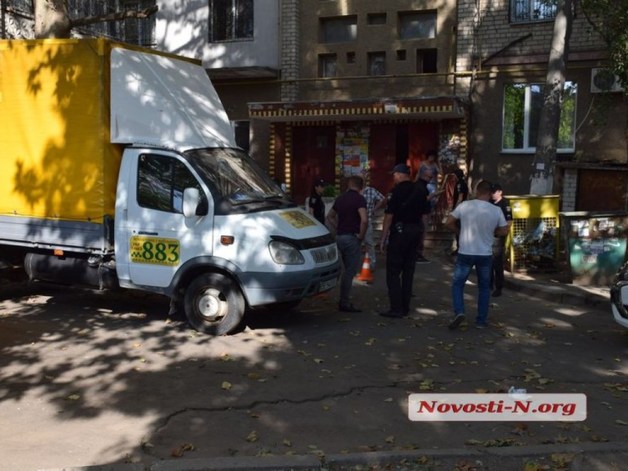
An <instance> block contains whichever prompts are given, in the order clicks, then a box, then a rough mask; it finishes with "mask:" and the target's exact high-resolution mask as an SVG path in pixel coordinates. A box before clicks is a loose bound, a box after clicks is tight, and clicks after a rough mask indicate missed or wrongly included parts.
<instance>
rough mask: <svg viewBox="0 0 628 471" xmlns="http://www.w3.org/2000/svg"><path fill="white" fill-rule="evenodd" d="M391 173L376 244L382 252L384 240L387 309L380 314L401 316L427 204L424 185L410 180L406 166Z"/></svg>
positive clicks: (408, 295) (407, 300)
mask: <svg viewBox="0 0 628 471" xmlns="http://www.w3.org/2000/svg"><path fill="white" fill-rule="evenodd" d="M392 174H393V178H394V181H395V187H394V188H393V190H392V192H391V195H390V198H389V200H388V206H387V207H386V211H385V213H384V224H383V228H382V240H381V242H380V249H381V250H382V251H384V249H385V248H386V241H387V240H388V248H387V250H386V285H387V286H388V299H389V301H390V309H389V310H388V311H386V312H382V313H381V315H382V316H385V317H405V316H407V315H408V312H410V298H411V297H412V281H413V278H414V268H415V263H416V252H417V246H418V244H419V240H420V237H421V232H422V231H423V222H422V219H423V214H425V213H426V212H427V211H429V202H428V200H427V196H428V192H427V188H426V186H425V185H417V184H415V183H413V182H412V181H411V180H410V168H409V167H408V166H407V165H405V164H397V165H395V167H394V168H393V170H392Z"/></svg>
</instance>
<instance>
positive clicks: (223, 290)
mask: <svg viewBox="0 0 628 471" xmlns="http://www.w3.org/2000/svg"><path fill="white" fill-rule="evenodd" d="M184 307H185V315H186V317H187V320H188V322H189V324H190V325H191V326H192V327H194V329H196V330H198V331H199V332H204V333H207V334H211V335H227V334H228V333H230V332H233V331H234V330H235V329H236V328H237V327H238V325H239V324H240V322H242V317H243V316H244V307H245V305H244V298H243V297H242V293H241V292H240V289H239V288H238V286H237V285H236V284H235V283H234V282H233V281H232V280H231V279H229V278H228V277H226V276H224V275H221V274H219V273H205V274H203V275H200V276H199V277H197V278H195V279H194V281H192V283H191V284H190V286H189V287H188V288H187V290H186V292H185V299H184Z"/></svg>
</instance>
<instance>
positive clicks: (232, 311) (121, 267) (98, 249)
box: [0, 39, 340, 335]
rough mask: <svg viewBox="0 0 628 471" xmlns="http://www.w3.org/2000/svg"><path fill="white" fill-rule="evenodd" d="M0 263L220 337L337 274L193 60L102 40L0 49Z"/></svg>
mask: <svg viewBox="0 0 628 471" xmlns="http://www.w3.org/2000/svg"><path fill="white" fill-rule="evenodd" d="M0 119H1V120H2V124H1V126H0V142H1V144H2V149H1V151H0V162H1V163H2V172H0V196H1V197H0V260H4V261H6V262H10V263H13V264H15V263H23V266H24V268H25V270H26V273H27V274H28V276H29V278H30V279H32V280H42V281H49V282H59V283H65V284H68V285H88V286H93V287H97V288H99V289H109V288H117V287H122V288H132V289H139V290H145V291H150V292H154V293H158V294H162V295H165V296H168V297H169V298H170V300H171V309H172V306H177V307H182V308H183V310H184V312H185V315H186V317H187V320H188V322H189V323H190V324H191V325H192V326H193V327H194V328H195V329H197V330H199V331H203V332H207V333H210V334H216V335H222V334H227V333H229V332H232V331H233V330H234V329H235V328H236V327H237V326H238V325H239V324H240V322H241V320H242V317H243V314H244V312H245V309H247V308H256V307H260V306H268V305H277V306H282V307H284V308H285V307H288V306H290V307H292V306H295V305H296V304H298V303H299V302H300V301H301V300H302V299H303V298H304V297H307V296H312V295H315V294H317V293H321V292H324V291H327V290H330V289H332V288H333V287H334V286H335V285H336V282H337V279H338V276H339V273H340V262H339V258H338V253H337V247H336V244H335V241H334V239H333V238H332V236H331V235H330V233H329V232H328V231H327V229H326V228H325V227H324V226H323V225H321V224H320V223H318V222H317V221H315V220H314V219H313V218H312V217H310V216H309V215H308V214H307V213H305V212H304V211H303V210H302V209H300V208H298V207H297V206H296V205H295V204H294V203H292V202H290V201H289V200H288V199H287V198H286V197H285V196H284V194H283V193H282V192H281V190H280V189H279V187H278V186H277V185H276V184H275V183H274V182H273V181H272V180H271V179H270V178H269V177H268V175H266V174H265V173H264V171H262V170H261V168H259V167H258V165H257V164H256V163H255V162H254V161H253V160H252V159H251V158H250V157H249V156H247V155H246V154H245V152H243V151H242V150H241V149H239V148H238V147H237V146H236V145H235V139H234V133H233V129H232V127H231V125H230V123H229V120H228V118H227V115H226V113H225V111H224V109H223V106H222V104H221V102H220V100H219V98H218V96H217V94H216V92H215V90H214V88H213V86H212V84H211V82H210V80H209V78H208V76H207V74H206V72H205V70H204V69H203V68H202V66H201V65H200V63H199V62H198V61H194V60H190V59H186V58H182V57H177V56H174V55H171V54H166V53H160V52H157V51H153V50H147V49H141V48H137V47H133V46H130V45H126V44H122V43H116V42H112V41H108V40H105V39H68V40H3V41H0Z"/></svg>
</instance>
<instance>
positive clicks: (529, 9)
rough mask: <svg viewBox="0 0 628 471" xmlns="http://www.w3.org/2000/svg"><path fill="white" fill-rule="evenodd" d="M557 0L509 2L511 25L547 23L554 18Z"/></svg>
mask: <svg viewBox="0 0 628 471" xmlns="http://www.w3.org/2000/svg"><path fill="white" fill-rule="evenodd" d="M556 3H557V0H510V21H511V23H527V22H530V21H548V20H553V19H554V17H555V16H556Z"/></svg>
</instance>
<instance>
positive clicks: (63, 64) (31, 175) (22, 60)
mask: <svg viewBox="0 0 628 471" xmlns="http://www.w3.org/2000/svg"><path fill="white" fill-rule="evenodd" d="M111 44H112V43H111V42H109V41H106V40H103V39H90V40H38V41H35V40H33V41H25V40H15V41H11V40H9V41H0V119H1V120H2V124H1V125H0V142H2V153H1V154H0V161H1V162H2V172H1V173H0V195H1V196H0V216H11V215H12V216H22V217H35V218H50V219H62V220H74V221H91V222H102V220H103V217H104V216H105V215H110V216H112V215H113V212H114V205H115V186H116V180H117V176H118V169H119V166H120V157H121V146H119V145H116V144H111V143H110V142H109V109H108V106H109V105H108V104H109V98H108V93H109V85H108V81H109V62H108V58H109V51H110V49H111Z"/></svg>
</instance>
